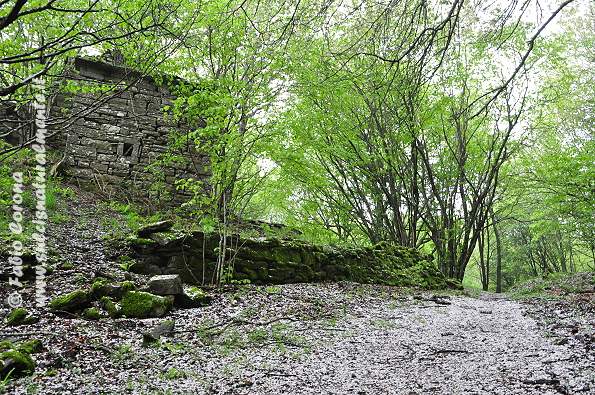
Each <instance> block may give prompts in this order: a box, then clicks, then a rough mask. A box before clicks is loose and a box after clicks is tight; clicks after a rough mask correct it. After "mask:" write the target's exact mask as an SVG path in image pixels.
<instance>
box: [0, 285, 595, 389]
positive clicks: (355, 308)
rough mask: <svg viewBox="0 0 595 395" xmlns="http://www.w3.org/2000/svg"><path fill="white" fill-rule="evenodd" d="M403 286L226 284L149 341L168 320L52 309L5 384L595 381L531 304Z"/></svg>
mask: <svg viewBox="0 0 595 395" xmlns="http://www.w3.org/2000/svg"><path fill="white" fill-rule="evenodd" d="M403 292H404V291H403V290H398V289H394V288H387V287H379V286H366V285H357V284H352V283H340V284H319V285H313V284H294V285H285V286H281V287H266V288H265V287H255V286H247V287H242V288H240V289H238V290H234V291H227V292H223V293H221V294H217V295H215V300H214V302H213V304H212V305H210V306H208V307H205V308H202V309H192V310H178V311H176V312H174V313H173V315H172V318H174V319H175V321H176V331H177V332H176V333H175V334H174V335H173V336H172V337H171V338H169V339H166V340H165V341H164V342H162V344H161V345H160V346H156V347H149V348H144V347H142V341H141V334H142V332H143V331H145V330H147V329H149V328H151V327H152V326H154V325H156V324H157V323H158V322H159V320H131V319H119V320H111V319H103V320H101V321H99V322H95V323H93V322H88V321H84V320H79V319H64V318H55V317H53V316H51V315H50V316H49V317H48V316H47V315H44V319H42V322H41V323H40V324H36V326H37V327H38V328H39V330H48V329H50V331H51V332H53V333H58V335H54V336H50V335H47V336H45V337H44V336H42V338H43V339H44V343H45V344H46V346H47V348H48V349H49V350H50V351H49V352H46V353H45V354H41V355H40V356H39V357H38V364H39V366H40V369H38V370H39V371H38V372H37V373H36V374H35V375H34V376H33V377H32V378H26V379H21V380H19V381H18V382H17V383H16V386H11V387H9V388H8V389H7V390H8V391H9V393H15V394H21V393H27V391H28V390H27V389H28V388H29V391H30V388H32V387H33V388H34V389H36V390H37V391H38V392H37V393H40V394H67V393H77V394H94V393H109V394H120V393H138V394H202V393H207V394H210V393H213V394H560V393H562V394H565V393H566V394H575V393H585V394H588V393H594V390H595V383H594V377H595V370H594V363H595V362H594V356H593V354H592V353H588V352H583V351H581V350H580V349H579V348H577V347H574V346H573V343H572V341H570V342H565V344H559V345H555V344H554V340H555V339H554V338H551V337H547V336H546V335H547V333H545V332H544V330H543V328H541V327H539V326H538V325H537V323H536V321H534V320H533V319H532V318H530V317H529V316H528V315H527V314H526V312H527V309H528V308H529V307H530V306H523V305H521V304H519V303H517V302H514V301H509V300H506V299H494V298H486V297H480V298H471V297H465V296H439V295H438V296H437V295H433V294H429V293H406V294H404V293H403ZM583 318H584V319H586V320H589V319H592V317H583ZM589 322H591V323H592V321H585V322H582V324H579V328H580V332H581V333H582V332H585V331H591V332H590V333H591V334H592V330H593V327H592V326H589ZM581 325H582V326H581ZM591 325H592V324H591ZM44 328H45V329H44ZM31 329H32V330H33V331H35V328H28V330H31ZM558 343H564V342H558ZM110 350H111V351H110ZM51 369H53V370H55V372H54V373H56V374H55V375H53V376H49V375H47V371H49V370H51ZM29 393H31V392H29Z"/></svg>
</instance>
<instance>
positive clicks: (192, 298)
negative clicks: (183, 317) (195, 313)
mask: <svg viewBox="0 0 595 395" xmlns="http://www.w3.org/2000/svg"><path fill="white" fill-rule="evenodd" d="M210 302H211V297H210V296H209V295H208V294H207V293H206V292H205V291H203V290H202V289H200V288H197V287H191V288H190V289H188V290H187V291H186V292H184V293H182V294H179V295H175V298H174V306H176V307H179V308H182V309H193V308H197V307H202V306H206V305H208V304H209V303H210Z"/></svg>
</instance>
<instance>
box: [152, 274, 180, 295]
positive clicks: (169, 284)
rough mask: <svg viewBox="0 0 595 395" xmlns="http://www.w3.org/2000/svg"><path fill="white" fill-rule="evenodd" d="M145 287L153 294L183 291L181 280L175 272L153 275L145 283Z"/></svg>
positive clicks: (169, 293)
mask: <svg viewBox="0 0 595 395" xmlns="http://www.w3.org/2000/svg"><path fill="white" fill-rule="evenodd" d="M147 288H148V290H149V292H151V293H153V294H155V295H181V294H183V293H184V289H183V288H182V280H181V279H180V276H178V275H177V274H164V275H159V276H153V277H151V279H150V280H149V282H148V283H147Z"/></svg>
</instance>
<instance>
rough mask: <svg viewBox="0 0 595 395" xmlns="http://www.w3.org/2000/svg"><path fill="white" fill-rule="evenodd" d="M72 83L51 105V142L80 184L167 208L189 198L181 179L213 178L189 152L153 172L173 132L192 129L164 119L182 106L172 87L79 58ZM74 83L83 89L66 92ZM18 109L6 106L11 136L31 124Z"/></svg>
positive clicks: (0, 119) (22, 137) (1, 116)
mask: <svg viewBox="0 0 595 395" xmlns="http://www.w3.org/2000/svg"><path fill="white" fill-rule="evenodd" d="M65 76H66V77H65V79H64V81H63V82H64V84H63V85H64V86H63V87H62V88H61V89H60V92H61V93H59V94H57V95H52V96H51V97H49V98H48V100H49V102H50V105H49V108H50V111H49V117H48V134H49V136H48V140H47V143H48V145H49V146H50V147H52V148H54V149H56V150H59V151H62V152H63V154H64V160H63V162H62V163H63V166H62V167H61V168H62V170H63V172H64V174H65V175H66V176H68V177H70V178H71V179H72V180H73V181H74V182H76V183H78V184H81V185H83V186H91V187H93V188H96V189H100V190H102V191H107V192H110V193H116V194H118V195H122V197H130V198H133V199H134V200H138V199H148V200H151V201H152V203H154V202H155V200H156V199H160V200H161V201H162V202H165V204H166V205H167V204H170V203H171V204H178V203H180V202H182V201H184V200H186V199H187V197H188V195H185V194H183V193H182V192H180V191H177V190H176V188H175V186H174V183H175V181H176V180H177V179H179V178H181V177H188V176H193V177H195V178H198V179H204V178H206V177H207V176H208V157H207V156H206V155H203V154H200V153H198V152H196V151H195V150H194V148H193V147H192V146H190V145H187V146H185V147H181V148H178V149H177V151H176V152H175V153H176V154H179V155H180V157H181V158H183V160H181V161H177V162H176V163H172V164H168V165H167V166H162V167H159V168H158V169H157V170H158V171H155V169H153V170H150V169H149V168H148V166H149V165H150V164H152V163H154V162H155V160H157V159H158V158H159V157H160V155H162V154H163V153H165V152H166V151H167V150H168V142H169V140H170V138H171V136H172V132H177V133H183V132H185V131H188V130H189V127H188V126H187V125H183V124H180V123H178V122H175V121H173V120H172V119H171V117H168V116H166V115H165V112H164V107H165V106H169V105H171V104H172V101H173V100H174V99H175V97H174V95H173V94H172V93H171V92H170V90H169V89H168V88H167V86H166V84H161V83H157V82H156V81H155V80H153V79H152V78H150V77H147V76H143V75H142V74H140V73H139V72H137V71H134V70H130V69H129V68H125V67H123V66H121V65H117V64H109V63H105V62H102V61H98V60H93V59H87V58H74V59H72V60H71V63H70V66H69V67H68V68H67V70H66V72H65ZM73 82H75V84H76V85H78V87H79V88H78V89H67V86H68V84H69V83H73ZM81 86H82V87H84V88H83V89H84V90H81V89H80V87H81ZM65 92H69V93H65ZM13 107H14V106H13V105H12V103H10V102H1V103H0V131H2V132H4V133H6V132H10V131H11V130H16V125H18V124H19V123H23V122H27V121H29V120H30V118H31V115H29V116H28V117H29V120H28V119H25V118H27V115H26V114H25V115H23V114H17V112H15V111H14V108H13ZM21 112H22V111H21ZM28 123H29V124H30V123H31V122H28ZM197 126H200V125H197ZM30 129H31V128H30V127H28V128H22V129H21V130H20V131H19V132H15V133H12V134H9V135H8V136H6V137H5V140H7V141H9V142H10V143H12V144H19V143H22V142H24V141H27V140H28V139H29V138H30V137H31V136H32V135H34V130H30Z"/></svg>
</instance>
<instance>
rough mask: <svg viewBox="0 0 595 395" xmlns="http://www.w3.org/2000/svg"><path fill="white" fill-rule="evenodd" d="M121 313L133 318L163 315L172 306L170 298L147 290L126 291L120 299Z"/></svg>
mask: <svg viewBox="0 0 595 395" xmlns="http://www.w3.org/2000/svg"><path fill="white" fill-rule="evenodd" d="M120 304H121V306H122V314H124V315H125V316H126V317H133V318H157V317H163V316H164V315H165V314H167V312H169V310H170V309H171V307H172V303H171V299H169V298H166V297H163V296H158V295H153V294H151V293H148V292H141V291H130V292H127V293H126V294H125V295H124V297H123V298H122V301H121V302H120Z"/></svg>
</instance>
